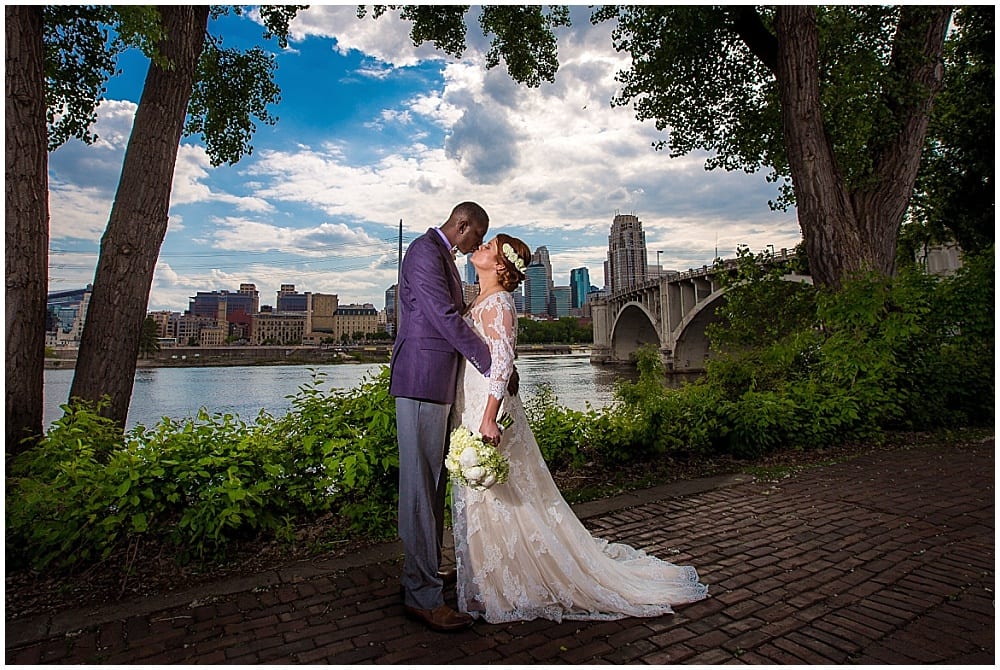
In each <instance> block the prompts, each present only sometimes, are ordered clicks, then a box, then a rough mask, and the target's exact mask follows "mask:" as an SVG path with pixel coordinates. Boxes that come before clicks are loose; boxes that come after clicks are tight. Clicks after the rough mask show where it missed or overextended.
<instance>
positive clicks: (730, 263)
mask: <svg viewBox="0 0 1000 670" xmlns="http://www.w3.org/2000/svg"><path fill="white" fill-rule="evenodd" d="M794 256H795V250H794V249H793V250H789V249H781V250H780V251H776V252H774V253H773V255H772V257H771V262H775V263H787V262H788V261H789V260H791V259H792V258H794ZM738 263H739V259H736V258H727V259H725V260H723V261H722V262H721V263H719V264H712V265H702V266H701V267H700V268H688V269H687V270H685V271H683V272H665V273H664V274H663V275H661V276H659V277H651V278H647V279H645V280H643V281H642V282H640V283H638V284H636V285H634V286H629V287H627V288H623V289H619V290H617V291H615V292H614V293H606V294H605V295H604V297H605V298H607V299H610V300H621V299H622V298H624V297H625V296H627V295H629V294H631V293H635V294H640V293H642V292H643V291H645V290H647V289H650V288H654V287H656V286H658V285H659V284H660V282H661V281H662V280H663V279H664V278H666V280H667V283H673V282H679V281H685V280H688V279H695V278H699V277H706V276H708V275H712V274H718V273H719V272H720V271H727V270H735V269H736V267H737V265H738Z"/></svg>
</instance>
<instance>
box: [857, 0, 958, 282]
mask: <svg viewBox="0 0 1000 670" xmlns="http://www.w3.org/2000/svg"><path fill="white" fill-rule="evenodd" d="M950 20H951V8H950V7H933V8H924V7H915V6H911V5H908V6H904V7H903V8H902V10H901V14H900V18H899V26H898V29H897V32H896V38H895V42H894V48H893V55H892V66H891V69H892V73H893V78H894V79H895V80H897V81H898V82H902V83H905V85H907V86H910V87H913V89H914V90H913V91H912V92H911V94H910V95H912V96H913V98H912V99H909V98H906V99H904V100H903V101H901V103H903V104H895V103H893V104H892V107H893V108H894V111H895V120H896V122H897V123H898V126H899V132H898V133H896V134H895V135H894V136H892V137H891V138H890V141H889V142H888V143H887V144H886V145H885V147H884V149H883V150H882V151H881V152H880V153H879V154H878V155H877V156H876V160H875V177H876V179H875V185H874V187H873V188H869V189H859V190H858V191H856V192H855V193H854V195H853V200H854V210H855V212H857V217H858V223H859V226H860V229H861V231H862V232H863V234H864V235H865V237H866V238H867V239H869V240H870V241H871V245H872V249H871V255H872V257H873V258H874V260H875V262H876V263H878V264H879V265H878V267H888V268H889V271H890V272H892V271H894V270H895V267H896V243H897V241H898V238H899V228H900V226H901V225H902V222H903V217H904V216H906V210H907V208H908V207H909V205H910V197H911V196H912V195H913V187H914V184H916V181H917V172H918V171H919V168H920V155H921V153H922V152H923V148H924V141H925V138H926V135H927V126H928V124H929V123H930V118H931V106H932V104H933V102H934V98H935V97H936V96H937V94H938V92H939V91H940V90H941V87H942V85H943V83H944V64H943V60H942V56H943V51H944V39H945V35H946V33H947V29H948V23H949V22H950Z"/></svg>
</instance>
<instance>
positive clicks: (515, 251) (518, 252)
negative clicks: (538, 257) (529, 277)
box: [496, 233, 531, 292]
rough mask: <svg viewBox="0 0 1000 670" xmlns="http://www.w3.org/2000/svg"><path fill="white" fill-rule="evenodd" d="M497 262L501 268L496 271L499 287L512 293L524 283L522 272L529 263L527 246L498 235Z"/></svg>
mask: <svg viewBox="0 0 1000 670" xmlns="http://www.w3.org/2000/svg"><path fill="white" fill-rule="evenodd" d="M496 240H497V260H498V261H499V262H500V265H502V266H503V267H502V268H501V269H500V270H498V271H497V277H498V278H499V279H500V285H501V286H502V287H503V288H504V290H505V291H509V292H513V291H515V290H517V287H518V286H519V285H520V284H521V282H523V281H524V271H525V270H526V269H527V267H528V263H530V262H531V249H529V248H528V245H527V244H525V243H524V242H522V241H521V240H519V239H517V238H516V237H511V236H510V235H505V234H504V233H498V234H497V237H496Z"/></svg>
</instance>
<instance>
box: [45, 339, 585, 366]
mask: <svg viewBox="0 0 1000 670" xmlns="http://www.w3.org/2000/svg"><path fill="white" fill-rule="evenodd" d="M589 351H590V345H589V344H585V345H578V344H573V345H569V344H527V345H524V346H520V347H518V348H517V353H518V354H533V355H562V354H572V353H587V352H589ZM76 353H77V352H76V350H75V349H62V350H56V351H54V352H51V355H50V356H46V357H45V369H46V370H67V369H72V368H74V367H75V366H76ZM391 354H392V345H389V344H377V345H358V346H341V347H304V346H295V347H171V348H169V349H161V350H160V351H158V352H157V353H155V354H153V355H151V356H149V357H145V358H140V359H139V360H137V361H136V367H138V368H181V367H226V366H245V365H332V364H336V363H388V362H389V358H390V357H391Z"/></svg>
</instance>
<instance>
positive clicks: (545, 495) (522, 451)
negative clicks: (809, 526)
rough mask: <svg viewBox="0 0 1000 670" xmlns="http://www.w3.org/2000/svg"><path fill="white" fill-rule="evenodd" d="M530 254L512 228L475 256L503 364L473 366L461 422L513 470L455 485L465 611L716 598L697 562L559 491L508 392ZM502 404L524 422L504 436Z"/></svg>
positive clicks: (456, 409) (480, 323)
mask: <svg viewBox="0 0 1000 670" xmlns="http://www.w3.org/2000/svg"><path fill="white" fill-rule="evenodd" d="M530 258H531V251H530V250H529V249H528V247H527V246H526V245H525V244H524V242H522V241H521V240H518V239H516V238H513V237H510V236H508V235H504V234H499V235H497V236H496V237H495V238H493V239H492V240H491V241H490V242H489V243H487V244H484V245H483V246H481V247H480V248H479V249H478V250H476V251H475V252H474V253H473V254H472V263H473V265H474V266H475V268H476V273H477V275H478V276H479V286H480V293H479V296H478V297H477V298H476V300H475V301H474V302H473V303H472V305H471V306H470V309H469V312H468V314H467V316H466V318H468V319H471V322H472V324H473V325H474V327H475V328H476V330H477V331H478V332H479V334H480V335H481V336H482V337H483V338H484V339H485V340H486V342H487V343H488V344H489V346H490V353H491V354H492V358H493V367H492V369H491V371H490V377H483V376H482V374H480V373H479V372H478V371H477V370H476V369H475V368H474V367H472V366H470V365H466V366H465V367H464V370H463V371H462V374H461V377H460V381H459V386H458V393H457V395H456V398H455V404H454V406H453V409H452V419H451V421H452V424H453V426H454V425H458V424H461V425H463V426H465V427H466V428H468V429H470V430H472V431H473V432H479V433H480V434H481V435H482V436H483V438H484V440H486V441H488V442H491V443H493V444H497V445H499V447H498V448H499V450H500V452H501V453H503V454H504V455H505V456H506V457H507V458H508V459H509V461H510V476H509V477H508V479H507V481H506V482H505V483H503V484H496V485H494V486H493V487H491V488H489V489H487V490H477V489H471V488H466V487H464V486H461V485H460V484H457V483H455V484H453V488H452V505H453V510H452V511H453V514H452V518H453V525H454V533H455V557H456V562H457V565H458V583H457V588H456V590H457V597H458V607H459V609H460V610H461V611H463V612H467V613H468V614H470V615H472V616H474V617H477V618H482V619H484V620H486V621H488V622H490V623H501V622H506V621H517V620H530V619H535V618H545V619H552V620H554V621H561V620H563V619H583V620H593V619H620V618H623V617H627V616H642V617H650V616H658V615H661V614H668V613H672V612H673V610H672V609H671V606H672V605H678V604H681V603H689V602H694V601H697V600H701V599H702V598H705V597H706V596H707V594H708V587H707V586H705V585H703V584H701V583H699V581H698V573H697V571H696V570H695V569H694V568H693V567H692V566H677V565H673V564H671V563H667V562H665V561H662V560H660V559H658V558H655V557H653V556H649V555H647V554H646V553H645V552H643V551H642V550H639V549H634V548H632V547H630V546H627V545H624V544H617V543H609V542H607V541H606V540H602V539H599V538H595V537H593V536H591V534H590V532H589V531H587V529H586V528H585V527H584V526H583V524H582V523H581V522H580V521H579V519H577V518H576V516H575V515H574V514H573V511H572V509H570V507H569V504H568V503H567V502H566V501H565V500H564V499H563V497H562V495H560V493H559V490H558V489H557V488H556V485H555V483H554V482H553V480H552V476H551V475H550V474H549V471H548V468H547V467H546V465H545V461H544V460H543V459H542V455H541V452H540V451H539V449H538V443H537V442H536V441H535V437H534V435H533V434H532V432H531V428H530V427H529V426H528V422H527V419H526V418H525V414H524V407H523V405H522V404H521V399H520V398H519V397H518V396H516V395H514V396H511V395H509V394H508V393H507V388H506V387H507V380H508V379H509V377H510V375H511V371H512V370H513V368H514V350H515V344H516V337H517V312H516V310H515V308H514V299H513V296H512V295H511V291H513V290H514V289H516V288H517V286H518V284H519V283H520V282H521V281H523V280H524V271H525V267H526V266H527V264H528V262H529V261H530ZM501 406H502V412H503V413H506V414H508V415H509V416H510V417H511V418H512V419H513V424H512V425H511V426H510V428H508V429H507V430H505V431H503V433H502V435H501V431H500V428H499V426H498V425H497V416H498V414H500V413H501ZM477 428H478V431H477Z"/></svg>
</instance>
